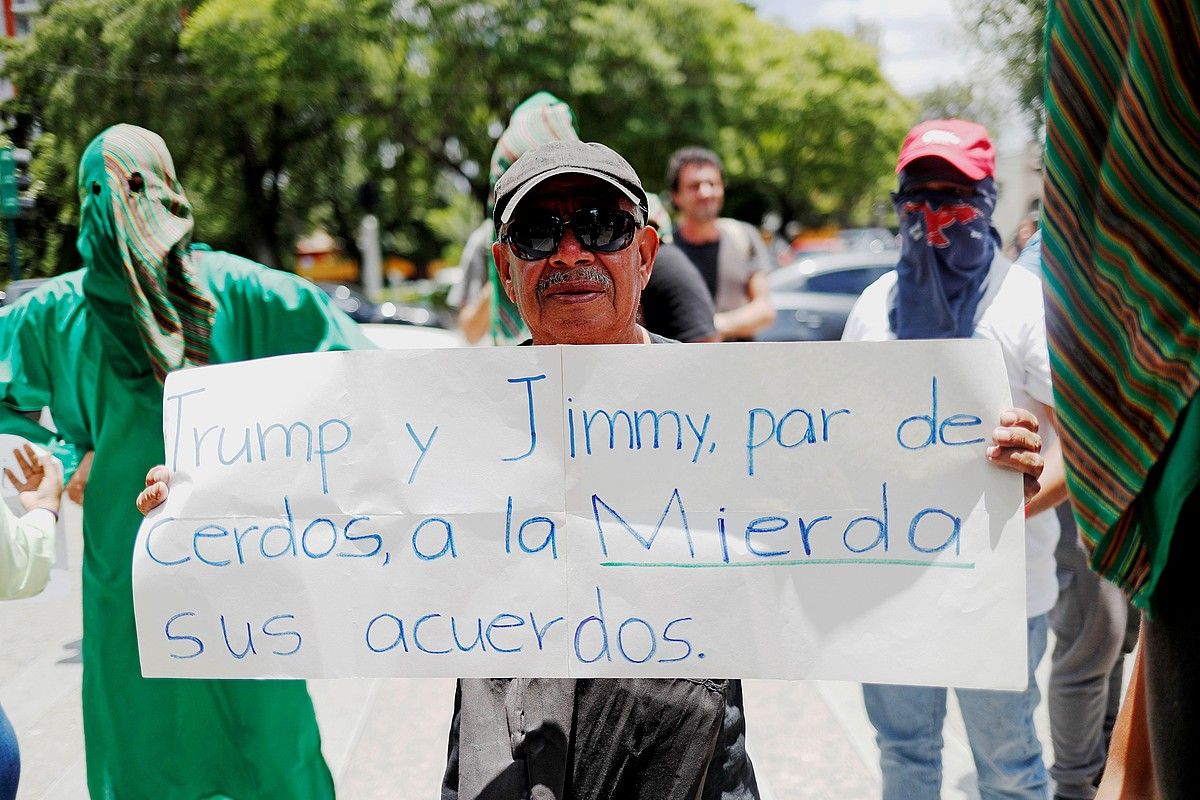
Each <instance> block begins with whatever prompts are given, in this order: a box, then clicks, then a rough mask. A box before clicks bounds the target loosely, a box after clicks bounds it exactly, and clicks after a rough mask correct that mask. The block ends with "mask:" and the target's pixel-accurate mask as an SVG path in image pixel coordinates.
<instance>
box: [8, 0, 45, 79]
mask: <svg viewBox="0 0 1200 800" xmlns="http://www.w3.org/2000/svg"><path fill="white" fill-rule="evenodd" d="M0 3H3V7H4V35H5V37H6V38H9V39H24V38H25V37H26V36H28V35H30V34H31V33H33V21H34V17H36V16H37V13H38V10H39V8H38V0H0ZM3 63H4V56H3V54H0V65H2V64H3ZM15 94H16V92H15V91H14V89H13V85H12V81H10V80H7V79H5V80H0V103H3V102H6V101H8V100H11V99H12V98H13V97H14V95H15Z"/></svg>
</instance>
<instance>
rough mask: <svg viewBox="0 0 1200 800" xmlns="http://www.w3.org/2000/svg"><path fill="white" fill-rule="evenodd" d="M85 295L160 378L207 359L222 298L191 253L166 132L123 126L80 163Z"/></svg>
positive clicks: (134, 358)
mask: <svg viewBox="0 0 1200 800" xmlns="http://www.w3.org/2000/svg"><path fill="white" fill-rule="evenodd" d="M78 189H79V201H80V203H79V204H80V221H79V238H78V239H77V240H76V247H77V248H78V249H79V255H80V256H81V257H82V259H83V263H84V266H85V267H87V274H86V276H85V278H84V284H83V288H84V294H85V296H86V297H87V300H88V302H89V303H90V304H91V305H92V307H93V309H94V310H95V312H96V316H97V318H98V319H99V320H100V321H101V323H102V324H103V325H104V328H105V329H106V330H107V331H108V332H109V334H111V335H112V336H113V338H114V339H116V341H117V343H118V344H119V345H120V349H121V352H122V353H123V354H124V355H125V356H126V357H127V358H128V359H129V360H130V362H131V363H132V364H133V365H135V366H140V367H142V368H143V369H144V368H145V367H146V366H148V367H149V368H151V369H153V370H154V374H155V376H156V377H157V378H158V379H159V380H160V381H161V380H163V379H164V378H165V377H166V375H167V373H168V372H170V371H171V370H175V369H181V368H183V367H187V366H193V365H198V364H207V363H208V360H209V348H210V339H211V332H212V320H213V314H214V311H215V305H214V303H213V300H212V298H211V297H210V296H209V295H208V294H207V292H206V291H205V290H204V289H203V288H202V286H201V284H200V282H199V281H198V280H197V278H196V274H195V268H194V265H193V262H192V256H191V253H190V252H189V246H190V240H191V234H192V215H191V207H190V206H189V204H188V200H187V196H186V195H185V194H184V192H183V187H182V186H180V185H179V180H178V178H176V176H175V165H174V163H173V162H172V160H171V154H170V152H169V151H168V150H167V146H166V144H165V143H163V140H162V138H161V137H159V136H158V134H156V133H154V132H152V131H148V130H146V129H145V128H139V127H137V126H135V125H114V126H112V127H111V128H109V129H107V130H106V131H104V132H103V133H101V134H100V135H99V136H97V137H96V138H95V139H93V140H92V143H91V144H90V145H88V147H87V149H86V150H85V151H84V153H83V158H82V159H81V160H80V163H79V184H78Z"/></svg>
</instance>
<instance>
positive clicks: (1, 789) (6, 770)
mask: <svg viewBox="0 0 1200 800" xmlns="http://www.w3.org/2000/svg"><path fill="white" fill-rule="evenodd" d="M20 778H21V751H20V750H19V749H18V748H17V733H16V731H14V730H13V726H12V723H11V722H9V721H8V715H6V714H5V713H4V706H0V800H13V798H15V797H16V796H17V783H18V782H19V781H20Z"/></svg>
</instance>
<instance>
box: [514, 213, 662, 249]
mask: <svg viewBox="0 0 1200 800" xmlns="http://www.w3.org/2000/svg"><path fill="white" fill-rule="evenodd" d="M639 224H640V223H639V222H638V220H637V219H636V218H635V217H634V216H633V214H630V213H629V212H628V211H622V210H621V209H619V208H581V209H579V210H578V211H573V212H571V213H570V214H569V215H568V216H567V217H566V218H565V219H564V218H562V217H560V216H558V215H557V214H555V213H553V212H551V211H531V212H529V213H527V214H522V215H521V216H520V217H519V218H517V219H515V220H513V222H512V223H510V224H509V226H508V228H507V229H506V230H505V231H504V234H503V235H502V236H501V237H500V241H502V242H504V243H505V244H507V245H509V246H510V247H512V249H513V252H514V253H516V254H517V257H518V258H520V259H522V260H523V261H539V260H541V259H543V258H549V257H550V256H552V255H554V253H555V252H556V251H557V250H558V246H559V245H560V244H561V243H562V238H563V232H564V231H565V230H566V229H567V226H568V225H569V226H571V229H572V230H573V231H575V238H576V239H578V240H579V243H580V244H581V245H583V246H584V247H585V248H586V249H588V250H591V251H592V252H593V253H615V252H617V251H618V250H624V249H625V248H626V247H629V245H630V244H632V243H633V235H634V234H635V233H636V232H637V229H638V226H639Z"/></svg>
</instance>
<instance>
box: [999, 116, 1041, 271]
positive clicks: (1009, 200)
mask: <svg viewBox="0 0 1200 800" xmlns="http://www.w3.org/2000/svg"><path fill="white" fill-rule="evenodd" d="M996 193H997V198H996V211H995V212H994V213H993V214H992V222H994V223H995V225H996V230H998V231H1000V237H1001V238H1002V239H1003V240H1004V245H1005V246H1006V247H1007V246H1008V244H1009V242H1011V241H1012V240H1013V237H1014V236H1015V235H1016V232H1017V227H1018V226H1019V225H1020V224H1021V221H1022V220H1023V219H1025V218H1026V217H1028V216H1029V214H1030V212H1036V211H1038V210H1039V209H1040V208H1041V207H1042V147H1041V144H1040V143H1038V142H1031V141H1028V139H1027V138H1026V139H1024V140H1022V141H1021V143H1020V144H1016V143H1013V144H1011V145H1009V146H1007V147H1005V146H1003V145H1002V146H1001V147H1000V148H999V151H998V152H997V153H996Z"/></svg>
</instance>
